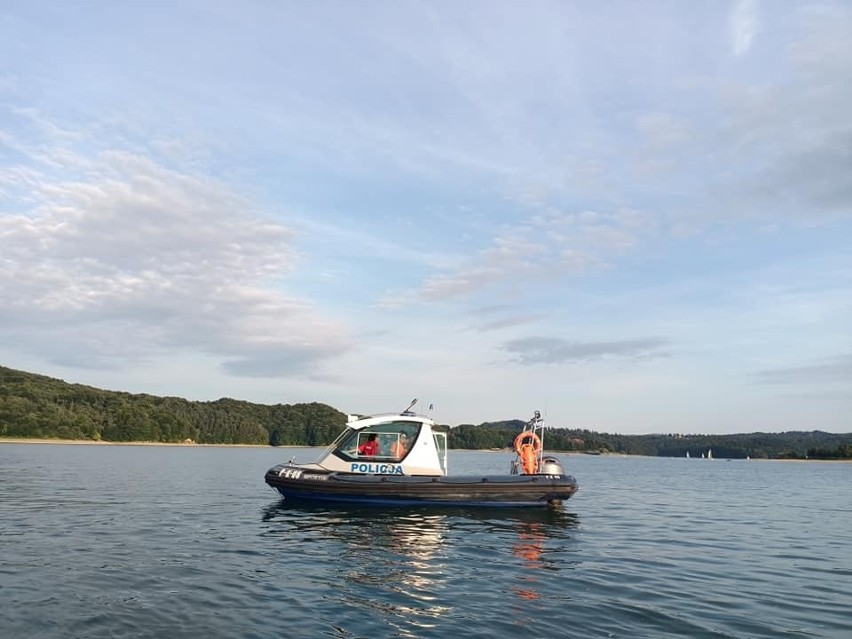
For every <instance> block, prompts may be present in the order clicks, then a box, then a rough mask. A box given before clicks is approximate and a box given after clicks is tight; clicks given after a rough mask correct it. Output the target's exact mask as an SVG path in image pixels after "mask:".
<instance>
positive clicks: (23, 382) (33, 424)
mask: <svg viewBox="0 0 852 639" xmlns="http://www.w3.org/2000/svg"><path fill="white" fill-rule="evenodd" d="M345 424H346V415H345V414H344V413H342V412H340V411H339V410H337V409H335V408H333V407H331V406H328V405H326V404H320V403H307V404H275V405H266V404H252V403H250V402H243V401H239V400H235V399H227V398H223V399H219V400H216V401H214V402H194V401H189V400H186V399H181V398H178V397H158V396H154V395H145V394H136V395H134V394H130V393H124V392H118V391H107V390H101V389H98V388H94V387H91V386H83V385H80V384H69V383H67V382H64V381H62V380H59V379H54V378H51V377H45V376H44V375H37V374H34V373H26V372H23V371H18V370H14V369H11V368H5V367H3V366H0V437H27V438H60V439H80V440H90V441H99V440H104V441H114V442H131V441H148V442H173V443H177V442H184V441H192V442H196V443H199V444H271V445H273V446H288V445H290V446H298V445H307V446H322V445H326V444H329V443H331V442H332V441H333V440H334V438H335V437H336V436H337V435H338V434H339V433H340V431H341V430H342V429H343V428H344V426H345ZM523 425H524V422H523V421H521V420H507V421H500V422H485V423H482V424H478V425H474V424H463V425H460V426H458V427H456V428H454V429H452V430H451V431H450V446H451V447H453V448H469V449H490V448H509V447H511V445H512V442H513V441H514V438H515V436H516V435H517V434H518V432H519V431H520V429H521V428H522V427H523ZM545 445H546V447H547V449H548V450H557V451H578V452H594V453H620V454H627V455H650V456H666V457H685V456H686V454H687V453H689V455H690V456H691V457H701V455H702V454H707V452H708V451H709V450H712V451H713V456H714V457H717V458H726V457H727V458H745V457H753V458H760V457H763V458H803V457H810V458H820V459H842V458H846V459H848V458H852V433H847V434H834V433H824V432H821V431H809V432H798V431H794V432H787V433H749V434H735V435H676V434H669V435H662V434H661V435H611V434H607V433H598V432H594V431H590V430H585V429H582V430H581V429H565V428H551V429H548V430H547V432H546V442H545Z"/></svg>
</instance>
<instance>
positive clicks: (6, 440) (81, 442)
mask: <svg viewBox="0 0 852 639" xmlns="http://www.w3.org/2000/svg"><path fill="white" fill-rule="evenodd" d="M0 444H50V445H57V444H66V445H71V446H170V447H177V448H272V449H275V450H279V449H281V448H324V446H300V445H295V444H294V445H289V446H272V445H271V444H198V443H196V442H108V441H103V440H101V441H94V440H91V439H53V438H44V439H40V438H38V437H0ZM451 450H453V451H456V452H480V453H500V454H512V453H514V451H513V450H512V449H511V448H506V449H498V450H495V449H493V448H452V449H451ZM552 452H553V454H555V455H567V456H571V457H573V456H577V457H580V456H585V457H611V458H616V457H625V458H626V457H630V458H637V457H647V458H648V459H684V458H681V457H654V456H650V455H627V454H624V453H605V454H602V455H598V454H590V453H585V452H582V451H577V450H572V451H552ZM690 461H697V462H701V461H711V462H724V461H753V462H768V461H777V462H823V463H824V462H839V463H845V464H848V463H852V459H778V458H766V457H752V458H751V459H742V458H737V459H735V460H734V459H727V458H724V457H720V458H718V459H711V460H702V459H698V458H695V459H692V460H690Z"/></svg>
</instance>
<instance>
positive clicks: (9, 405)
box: [0, 367, 346, 446]
mask: <svg viewBox="0 0 852 639" xmlns="http://www.w3.org/2000/svg"><path fill="white" fill-rule="evenodd" d="M345 423H346V416H345V415H344V414H343V413H341V412H339V411H337V410H335V409H334V408H332V407H330V406H326V405H325V404H318V403H311V404H293V405H289V404H276V405H273V406H267V405H263V404H251V403H249V402H241V401H237V400H234V399H220V400H217V401H215V402H191V401H188V400H185V399H180V398H177V397H156V396H153V395H131V394H130V393H121V392H115V391H105V390H100V389H97V388H92V387H91V386H82V385H80V384H68V383H66V382H63V381H61V380H58V379H52V378H50V377H44V376H42V375H34V374H32V373H24V372H21V371H16V370H12V369H10V368H4V367H0V437H36V438H48V437H49V438H62V439H90V440H94V441H98V440H106V441H115V442H130V441H149V442H183V441H186V440H191V441H194V442H196V443H199V444H272V445H274V446H277V445H309V446H314V445H322V444H327V443H329V442H331V441H332V440H333V439H334V437H336V436H337V435H338V434H339V433H340V431H341V430H342V429H343V427H344V425H345Z"/></svg>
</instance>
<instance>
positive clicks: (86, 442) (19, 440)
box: [0, 437, 311, 448]
mask: <svg viewBox="0 0 852 639" xmlns="http://www.w3.org/2000/svg"><path fill="white" fill-rule="evenodd" d="M0 444H70V445H72V446H176V447H179V448H275V446H272V445H270V444H198V443H196V442H108V441H103V440H101V441H94V440H92V439H54V438H44V439H41V438H38V437H0ZM278 448H311V447H310V446H278Z"/></svg>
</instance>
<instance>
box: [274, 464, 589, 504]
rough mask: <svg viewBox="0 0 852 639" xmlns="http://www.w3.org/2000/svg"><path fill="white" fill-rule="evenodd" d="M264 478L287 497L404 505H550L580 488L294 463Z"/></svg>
mask: <svg viewBox="0 0 852 639" xmlns="http://www.w3.org/2000/svg"><path fill="white" fill-rule="evenodd" d="M265 480H266V483H267V484H268V485H269V486H271V487H272V488H274V489H276V490H277V491H278V492H279V493H280V494H281V495H282V496H283V497H285V498H288V499H298V500H311V501H322V502H341V503H359V504H378V505H399V506H416V505H444V506H490V507H525V506H546V505H548V504H558V503H560V502H562V501H564V500H566V499H569V498H570V497H571V496H572V495H573V494H574V493H575V492H577V490H578V486H577V482H576V480H575V479H574V478H573V477H571V476H570V475H488V476H482V477H474V476H459V477H428V476H427V477H424V476H408V475H403V476H399V475H360V474H350V473H327V472H322V471H317V470H314V469H305V468H300V467H299V466H289V465H279V466H275V467H273V468H270V469H269V470H268V471H267V473H266V477H265Z"/></svg>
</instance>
